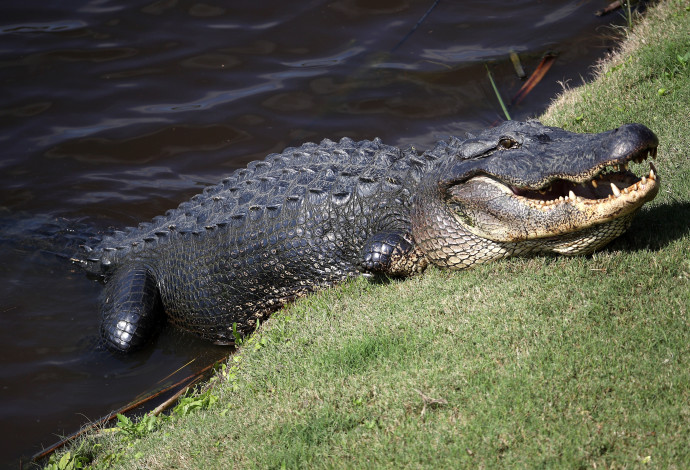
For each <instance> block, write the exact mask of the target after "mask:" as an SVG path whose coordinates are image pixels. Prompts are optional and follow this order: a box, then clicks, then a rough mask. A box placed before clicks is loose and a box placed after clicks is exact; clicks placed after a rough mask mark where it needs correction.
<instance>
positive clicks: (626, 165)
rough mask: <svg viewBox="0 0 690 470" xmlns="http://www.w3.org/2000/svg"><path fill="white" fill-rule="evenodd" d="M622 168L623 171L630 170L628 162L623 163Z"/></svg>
mask: <svg viewBox="0 0 690 470" xmlns="http://www.w3.org/2000/svg"><path fill="white" fill-rule="evenodd" d="M621 168H623V171H628V162H625V163H623V165H621Z"/></svg>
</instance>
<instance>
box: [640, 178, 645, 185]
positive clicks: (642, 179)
mask: <svg viewBox="0 0 690 470" xmlns="http://www.w3.org/2000/svg"><path fill="white" fill-rule="evenodd" d="M640 184H641V185H642V186H644V185H645V184H647V177H646V176H643V177H642V178H641V179H640Z"/></svg>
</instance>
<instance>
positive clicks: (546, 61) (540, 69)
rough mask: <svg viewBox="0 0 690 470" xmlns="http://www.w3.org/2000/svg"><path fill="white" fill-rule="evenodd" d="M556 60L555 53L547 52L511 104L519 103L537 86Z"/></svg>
mask: <svg viewBox="0 0 690 470" xmlns="http://www.w3.org/2000/svg"><path fill="white" fill-rule="evenodd" d="M555 60H556V56H555V55H553V54H546V55H545V56H544V57H543V58H542V59H541V62H539V65H538V66H537V68H536V69H535V70H534V72H533V73H532V75H530V77H529V78H528V79H527V81H526V82H525V83H524V85H522V87H520V89H519V90H518V92H517V93H516V94H515V96H514V97H513V100H512V101H511V102H510V104H511V106H513V105H517V104H519V103H520V101H522V100H523V99H524V98H525V96H527V94H528V93H529V92H530V91H532V89H533V88H534V87H535V86H537V83H539V82H540V81H541V79H542V78H544V75H546V72H548V71H549V69H550V68H551V66H552V65H553V63H554V62H555ZM508 119H510V118H508Z"/></svg>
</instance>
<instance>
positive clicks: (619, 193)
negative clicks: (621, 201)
mask: <svg viewBox="0 0 690 470" xmlns="http://www.w3.org/2000/svg"><path fill="white" fill-rule="evenodd" d="M611 191H613V195H614V196H616V197H618V196H620V195H621V192H620V190H619V189H618V186H616V185H615V184H613V183H611Z"/></svg>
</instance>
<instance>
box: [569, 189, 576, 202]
mask: <svg viewBox="0 0 690 470" xmlns="http://www.w3.org/2000/svg"><path fill="white" fill-rule="evenodd" d="M568 197H569V198H570V199H572V200H573V201H574V200H575V193H574V192H572V191H570V192H569V193H568Z"/></svg>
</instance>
